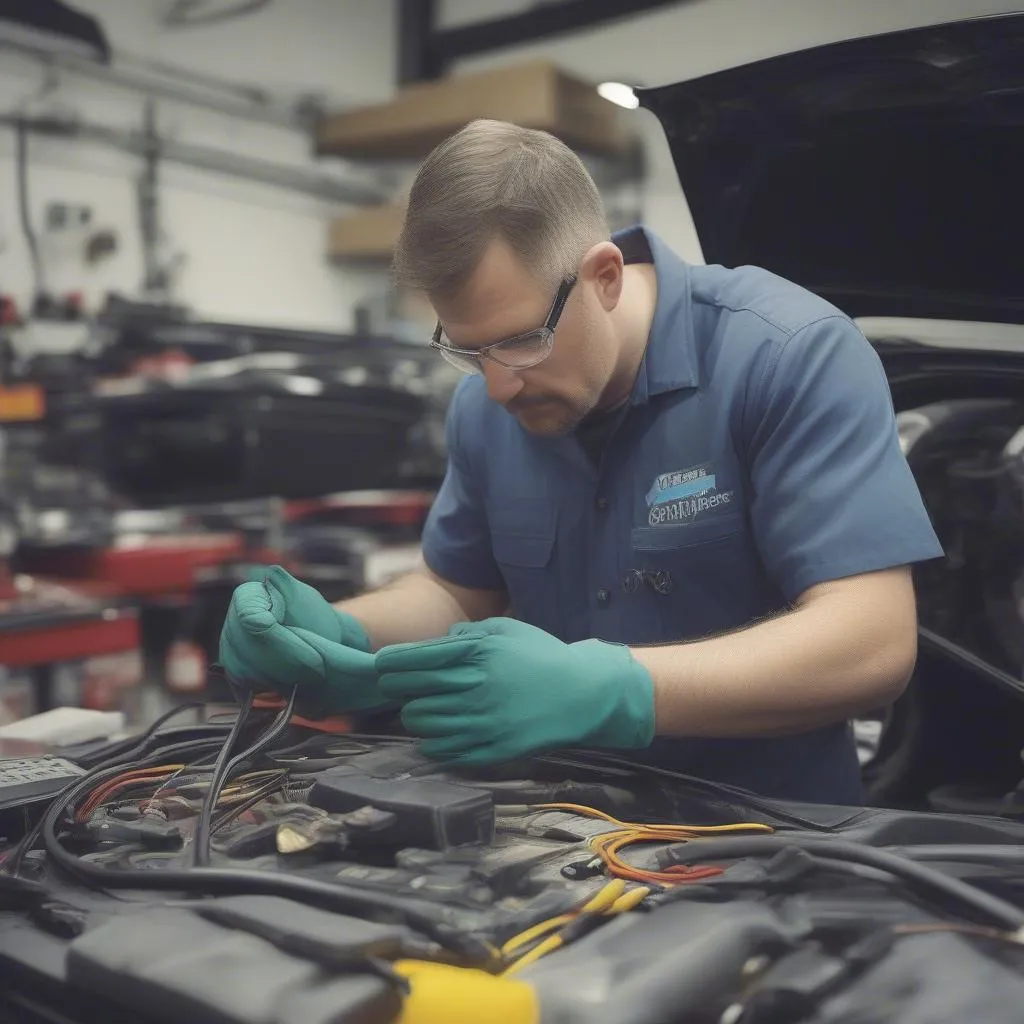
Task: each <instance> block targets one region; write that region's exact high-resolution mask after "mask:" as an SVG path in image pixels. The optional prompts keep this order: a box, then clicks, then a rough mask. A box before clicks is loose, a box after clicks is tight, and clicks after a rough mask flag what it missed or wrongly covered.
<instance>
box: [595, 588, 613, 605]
mask: <svg viewBox="0 0 1024 1024" xmlns="http://www.w3.org/2000/svg"><path fill="white" fill-rule="evenodd" d="M611 599H612V592H611V591H610V590H605V589H603V588H602V589H601V590H599V591H598V592H597V603H598V604H607V603H608V602H609V601H610V600H611Z"/></svg>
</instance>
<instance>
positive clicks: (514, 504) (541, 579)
mask: <svg viewBox="0 0 1024 1024" xmlns="http://www.w3.org/2000/svg"><path fill="white" fill-rule="evenodd" d="M557 513H558V510H557V508H555V507H553V506H552V505H551V504H550V503H548V502H546V501H541V500H533V499H514V500H511V501H508V502H506V503H504V504H503V505H502V506H501V507H500V508H498V509H495V510H494V512H493V513H492V514H491V549H492V551H493V553H494V560H495V562H496V563H497V565H498V569H499V570H500V571H501V575H502V577H503V578H504V580H505V586H506V588H507V589H508V595H509V603H510V604H511V607H512V614H513V615H515V616H516V618H518V619H522V620H523V621H524V622H529V623H532V624H533V625H535V626H539V627H540V628H541V629H544V630H546V631H547V632H549V633H554V634H556V635H558V634H559V632H560V627H561V621H560V616H559V601H558V573H557V557H558V552H557V537H558V514H557Z"/></svg>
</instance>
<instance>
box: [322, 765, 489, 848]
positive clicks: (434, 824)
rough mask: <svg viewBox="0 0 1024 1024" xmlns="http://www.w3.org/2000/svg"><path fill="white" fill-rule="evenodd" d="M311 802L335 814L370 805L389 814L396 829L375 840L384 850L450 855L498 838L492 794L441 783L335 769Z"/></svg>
mask: <svg viewBox="0 0 1024 1024" xmlns="http://www.w3.org/2000/svg"><path fill="white" fill-rule="evenodd" d="M309 802H310V803H311V804H312V805H313V806H314V807H320V808H322V809H323V810H325V811H329V812H331V813H335V814H336V813H345V812H348V811H354V810H356V809H357V808H359V807H365V806H366V805H367V804H369V805H371V806H372V807H376V808H377V809H378V810H382V811H390V812H391V813H392V814H394V815H395V819H396V820H395V823H394V824H393V825H392V826H391V828H389V829H385V830H384V831H382V832H379V833H376V834H375V835H374V836H373V841H374V842H375V843H379V844H380V845H388V846H403V847H404V846H419V847H423V848H426V849H431V850H448V849H451V848H452V847H454V846H466V845H469V844H471V843H490V842H491V840H492V839H493V838H494V800H493V798H492V796H491V794H490V793H488V792H486V791H485V790H481V789H473V788H471V787H469V786H460V785H457V784H455V783H451V782H441V781H438V780H436V779H375V778H372V777H370V776H369V775H357V774H354V773H353V772H351V771H350V770H349V769H347V768H330V769H328V770H327V771H325V772H321V773H320V774H319V775H318V776H317V778H316V782H315V783H314V785H313V791H312V792H311V793H310V795H309Z"/></svg>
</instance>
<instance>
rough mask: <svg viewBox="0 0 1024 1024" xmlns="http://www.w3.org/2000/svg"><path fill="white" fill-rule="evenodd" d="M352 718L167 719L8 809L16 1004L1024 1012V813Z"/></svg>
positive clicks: (703, 1016)
mask: <svg viewBox="0 0 1024 1024" xmlns="http://www.w3.org/2000/svg"><path fill="white" fill-rule="evenodd" d="M328 727H329V726H328V724H327V723H319V724H318V723H312V722H307V721H304V720H303V719H301V718H299V719H296V718H293V717H292V716H291V709H290V708H287V707H286V708H284V709H283V710H280V711H278V712H276V717H275V715H274V712H273V711H271V710H268V709H266V708H263V707H260V706H259V705H257V707H256V708H255V709H254V710H252V711H251V713H250V712H248V711H247V709H246V708H245V707H243V709H242V711H241V712H240V713H238V714H237V715H236V716H234V720H233V721H232V722H225V721H222V720H221V719H218V718H217V717H215V716H211V717H210V719H209V720H208V721H207V722H206V723H204V724H199V725H194V726H178V727H174V726H170V725H166V724H165V725H158V726H156V727H154V729H152V730H151V731H150V732H149V733H147V734H146V735H145V736H143V737H142V738H141V739H137V740H131V741H123V742H120V743H118V744H107V745H104V746H102V747H98V748H95V749H91V750H84V751H77V752H72V754H71V755H70V760H72V761H74V763H75V764H76V765H77V768H78V771H79V772H80V773H81V774H79V775H76V777H75V778H74V779H72V780H71V782H70V784H69V785H67V786H66V787H65V788H64V789H62V790H61V791H60V793H59V794H58V795H57V796H56V797H55V798H52V799H50V800H45V799H43V800H36V801H35V802H34V803H31V804H26V805H23V806H20V807H8V809H7V810H6V811H5V812H3V817H2V818H0V820H2V822H3V832H4V833H5V834H6V835H8V841H7V845H6V847H5V848H4V849H3V851H2V857H3V859H2V862H0V908H2V909H0V964H2V968H0V970H2V973H3V976H4V978H5V979H10V980H9V981H6V982H5V986H4V987H3V992H2V993H0V1020H6V1019H10V1020H18V1021H35V1020H53V1019H56V1018H55V1016H54V1014H64V1017H63V1018H62V1019H71V1020H76V1021H92V1020H97V1021H99V1020H103V1021H109V1022H117V1021H121V1020H125V1021H127V1020H131V1021H183V1020H188V1021H190V1022H206V1021H210V1022H214V1021H216V1022H225V1021H230V1022H236V1021H237V1022H239V1024H243V1022H244V1024H250V1022H264V1021H266V1022H282V1024H284V1022H290V1021H299V1020H302V1021H323V1022H328V1021H331V1022H350V1021H351V1022H360V1024H362V1022H370V1024H372V1022H376V1021H381V1022H388V1021H417V1020H439V1021H440V1020H443V1021H459V1020H488V1021H506V1020H507V1021H541V1022H544V1024H547V1022H549V1021H566V1022H571V1021H582V1020H587V1021H602V1022H605V1021H606V1022H623V1024H626V1022H630V1024H644V1022H652V1024H653V1022H664V1021H676V1020H679V1021H684V1020H685V1021H705V1020H706V1021H723V1022H725V1024H738V1022H750V1021H754V1022H760V1021H805V1020H806V1021H816V1022H826V1021H828V1022H831V1021H836V1022H838V1021H851V1020H856V1021H858V1022H869V1021H891V1020H893V1019H899V1020H908V1021H922V1022H924V1021H928V1022H939V1021H950V1022H952V1021H960V1020H963V1019H964V1018H965V1017H967V1015H968V1014H970V1015H973V1016H974V1017H976V1018H978V1019H982V1020H985V1021H1001V1020H1016V1019H1019V1007H1020V1005H1021V1004H1022V1002H1024V977H1022V971H1021V968H1022V967H1024V938H1022V936H1024V931H1022V929H1024V872H1022V871H1021V864H1022V859H1024V824H1021V823H1018V822H1014V821H1009V820H1004V819H1000V818H996V817H982V816H966V815H949V814H945V815H944V814H930V813H923V812H904V811H898V810H889V809H883V808H867V807H840V806H817V805H799V804H787V803H780V802H776V801H769V800H766V799H763V798H761V797H758V796H756V795H754V794H751V793H747V792H745V791H742V790H735V789H732V788H731V787H727V786H721V785H718V784H715V783H710V782H706V781H702V780H699V779H695V778H689V777H687V776H681V775H678V774H676V773H672V772H668V771H665V770H662V769H657V768H653V767H651V766H646V765H641V764H633V763H631V762H629V761H628V760H624V759H621V758H618V757H615V756H611V755H607V754H604V753H596V752H589V751H587V752H584V751H568V752H559V753H558V754H551V755H549V756H543V757H537V758H533V759H530V760H529V761H526V762H520V763H516V764H508V765H504V766H502V767H501V768H495V769H488V770H474V771H473V772H467V771H464V770H452V769H451V768H446V767H445V766H444V765H443V764H440V763H438V762H434V761H429V760H427V759H425V758H424V757H423V756H421V755H420V754H419V753H418V752H417V750H416V747H415V744H414V743H413V742H411V741H410V740H408V739H407V738H403V737H400V736H388V735H363V734H358V735H357V734H351V733H334V732H330V731H325V730H326V729H327V728H328ZM239 750H240V751H241V752H240V753H238V752H236V751H239ZM0 804H2V790H0ZM214 805H215V806H214ZM19 822H20V823H22V825H23V826H24V825H27V824H28V823H32V824H31V827H30V828H29V829H28V831H27V832H26V833H25V834H21V835H16V834H15V832H16V829H17V827H18V823H19Z"/></svg>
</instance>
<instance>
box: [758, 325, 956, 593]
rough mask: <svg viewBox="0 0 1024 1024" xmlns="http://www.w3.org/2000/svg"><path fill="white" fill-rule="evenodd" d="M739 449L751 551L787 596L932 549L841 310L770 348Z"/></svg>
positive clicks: (884, 387)
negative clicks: (743, 456) (746, 481)
mask: <svg viewBox="0 0 1024 1024" xmlns="http://www.w3.org/2000/svg"><path fill="white" fill-rule="evenodd" d="M763 379H764V384H763V386H762V388H761V391H760V398H759V400H757V401H756V404H755V408H756V410H757V413H756V417H755V419H754V421H753V424H752V425H753V429H752V432H751V437H750V441H749V444H748V449H747V463H748V471H749V474H750V482H751V484H752V491H753V497H752V502H751V515H752V519H753V526H754V531H755V534H756V537H757V543H758V547H759V549H760V552H761V557H762V560H763V561H764V563H765V566H766V568H767V570H768V572H769V574H770V575H771V576H772V578H774V579H775V580H776V582H777V583H778V585H779V586H780V587H781V589H782V591H783V593H784V594H785V596H786V599H787V600H790V601H792V600H794V599H795V598H796V597H798V596H799V595H800V593H801V592H803V591H804V590H806V589H807V588H808V587H810V586H813V585H814V584H816V583H821V582H824V581H826V580H830V579H839V578H841V577H845V576H852V575H856V574H858V573H865V572H872V571H875V570H879V569H886V568H891V567H893V566H897V565H907V564H911V563H914V562H919V561H925V560H928V559H932V558H937V557H940V556H941V555H942V547H941V545H940V544H939V540H938V538H937V537H936V535H935V531H934V530H933V528H932V525H931V521H930V520H929V517H928V513H927V510H926V509H925V506H924V502H923V501H922V499H921V494H920V492H919V490H918V487H917V483H916V481H915V480H914V477H913V474H912V472H911V470H910V467H909V465H908V464H907V460H906V458H905V457H904V455H903V452H902V450H901V449H900V445H899V437H898V433H897V429H896V417H895V413H894V411H893V405H892V396H891V394H890V391H889V384H888V381H887V380H886V378H885V372H884V370H883V368H882V363H881V360H880V359H879V358H878V354H877V353H876V352H875V351H874V349H873V348H872V347H871V345H870V344H869V343H868V341H867V339H866V338H865V337H864V336H863V334H861V332H860V331H859V330H858V329H857V327H856V326H855V325H854V324H853V323H852V322H851V321H850V320H847V319H846V318H845V317H840V316H835V317H827V318H825V319H823V320H819V321H817V322H816V323H814V324H810V325H809V326H807V327H804V328H802V329H801V330H799V331H797V332H796V333H795V334H793V335H792V336H790V337H789V338H788V339H785V340H783V341H782V342H780V345H779V346H778V347H777V348H776V351H775V358H774V360H773V361H772V360H770V361H769V364H768V365H767V366H766V368H765V373H764V377H763Z"/></svg>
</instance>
